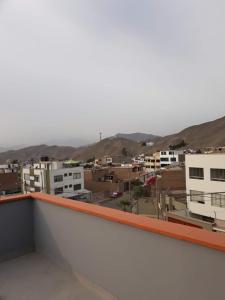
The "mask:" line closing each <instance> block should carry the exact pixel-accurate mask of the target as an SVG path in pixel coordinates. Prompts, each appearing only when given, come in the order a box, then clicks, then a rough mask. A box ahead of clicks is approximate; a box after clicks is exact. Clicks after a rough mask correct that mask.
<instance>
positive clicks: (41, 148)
mask: <svg viewBox="0 0 225 300" xmlns="http://www.w3.org/2000/svg"><path fill="white" fill-rule="evenodd" d="M75 151H76V148H73V147H65V146H47V145H38V146H31V147H26V148H23V149H19V150H10V151H6V152H3V153H0V163H4V162H5V161H6V160H7V159H11V160H14V159H17V160H21V161H26V160H29V159H31V158H33V159H34V160H39V159H40V157H41V156H49V157H51V158H55V159H64V158H70V157H72V156H73V153H74V152H75Z"/></svg>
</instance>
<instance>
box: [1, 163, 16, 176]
mask: <svg viewBox="0 0 225 300" xmlns="http://www.w3.org/2000/svg"><path fill="white" fill-rule="evenodd" d="M18 171H19V164H13V163H8V164H4V165H0V174H5V173H17V172H18Z"/></svg>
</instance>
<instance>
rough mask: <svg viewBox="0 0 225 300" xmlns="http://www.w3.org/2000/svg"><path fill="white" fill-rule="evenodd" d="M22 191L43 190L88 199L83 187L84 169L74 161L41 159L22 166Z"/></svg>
mask: <svg viewBox="0 0 225 300" xmlns="http://www.w3.org/2000/svg"><path fill="white" fill-rule="evenodd" d="M22 181H23V191H24V193H30V192H45V193H47V194H52V195H58V196H60V197H64V198H70V199H83V200H85V199H86V200H90V196H91V193H90V192H89V191H87V190H85V189H84V169H83V167H81V166H79V165H78V164H77V163H76V162H74V161H65V162H59V161H41V162H40V163H35V164H33V165H29V166H26V167H24V168H23V172H22Z"/></svg>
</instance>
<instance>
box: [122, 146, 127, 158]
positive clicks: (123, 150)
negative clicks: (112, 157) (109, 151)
mask: <svg viewBox="0 0 225 300" xmlns="http://www.w3.org/2000/svg"><path fill="white" fill-rule="evenodd" d="M121 152H122V155H123V156H128V152H127V149H126V148H125V147H123V149H122V151H121Z"/></svg>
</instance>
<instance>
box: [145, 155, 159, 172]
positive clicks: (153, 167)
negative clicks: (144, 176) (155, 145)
mask: <svg viewBox="0 0 225 300" xmlns="http://www.w3.org/2000/svg"><path fill="white" fill-rule="evenodd" d="M144 166H145V168H146V171H149V172H153V171H157V170H159V169H160V152H155V153H153V154H150V155H146V156H145V159H144Z"/></svg>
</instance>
